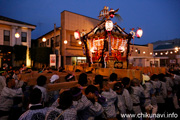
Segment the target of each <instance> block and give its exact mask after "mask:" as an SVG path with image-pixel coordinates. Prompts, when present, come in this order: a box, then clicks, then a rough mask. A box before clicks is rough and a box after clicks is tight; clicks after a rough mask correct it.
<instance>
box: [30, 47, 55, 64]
mask: <svg viewBox="0 0 180 120" xmlns="http://www.w3.org/2000/svg"><path fill="white" fill-rule="evenodd" d="M30 51H31V53H30V54H31V60H33V61H35V62H38V63H43V64H49V56H50V54H51V53H52V50H51V48H47V47H37V48H32V49H30Z"/></svg>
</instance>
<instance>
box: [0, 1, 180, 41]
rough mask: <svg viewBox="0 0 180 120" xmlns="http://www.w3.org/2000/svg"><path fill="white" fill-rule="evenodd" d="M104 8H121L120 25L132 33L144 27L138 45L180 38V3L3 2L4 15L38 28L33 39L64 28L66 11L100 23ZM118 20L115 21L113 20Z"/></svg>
mask: <svg viewBox="0 0 180 120" xmlns="http://www.w3.org/2000/svg"><path fill="white" fill-rule="evenodd" d="M104 6H108V7H109V8H113V9H117V8H119V11H118V14H120V15H121V17H122V18H123V21H121V22H118V25H119V26H121V27H122V28H125V31H126V32H130V28H133V27H134V28H137V27H141V28H142V29H143V32H144V33H143V36H142V38H141V39H138V38H135V44H147V43H151V42H154V41H158V40H170V39H175V38H180V0H0V15H2V16H5V17H9V18H12V19H16V20H20V21H23V22H27V23H30V24H33V25H36V29H35V30H34V31H33V32H32V39H36V38H38V37H40V36H41V35H43V34H45V33H47V32H49V31H50V30H53V28H54V23H56V26H57V27H60V13H61V12H62V11H64V10H68V11H71V12H75V13H78V14H81V15H85V16H89V17H92V18H96V19H98V17H97V16H98V15H99V12H100V11H101V10H102V9H103V7H104ZM113 19H114V18H113Z"/></svg>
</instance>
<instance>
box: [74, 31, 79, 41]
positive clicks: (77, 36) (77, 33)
mask: <svg viewBox="0 0 180 120" xmlns="http://www.w3.org/2000/svg"><path fill="white" fill-rule="evenodd" d="M74 37H75V39H76V40H79V39H80V34H79V32H78V31H75V32H74Z"/></svg>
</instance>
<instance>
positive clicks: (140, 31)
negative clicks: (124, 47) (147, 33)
mask: <svg viewBox="0 0 180 120" xmlns="http://www.w3.org/2000/svg"><path fill="white" fill-rule="evenodd" d="M142 34H143V31H142V29H141V28H139V29H138V30H137V31H136V36H137V38H140V37H141V36H142Z"/></svg>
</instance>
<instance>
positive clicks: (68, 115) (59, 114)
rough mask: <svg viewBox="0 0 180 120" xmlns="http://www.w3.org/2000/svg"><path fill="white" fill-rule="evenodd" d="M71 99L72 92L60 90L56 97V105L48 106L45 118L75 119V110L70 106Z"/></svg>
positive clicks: (56, 119)
mask: <svg viewBox="0 0 180 120" xmlns="http://www.w3.org/2000/svg"><path fill="white" fill-rule="evenodd" d="M72 100H73V97H72V93H71V92H70V91H69V90H68V91H64V92H62V93H61V94H60V96H59V99H58V103H59V105H58V107H51V108H49V110H48V112H47V114H46V120H76V118H77V111H76V110H75V108H74V107H73V106H72V104H73V101H72Z"/></svg>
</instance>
